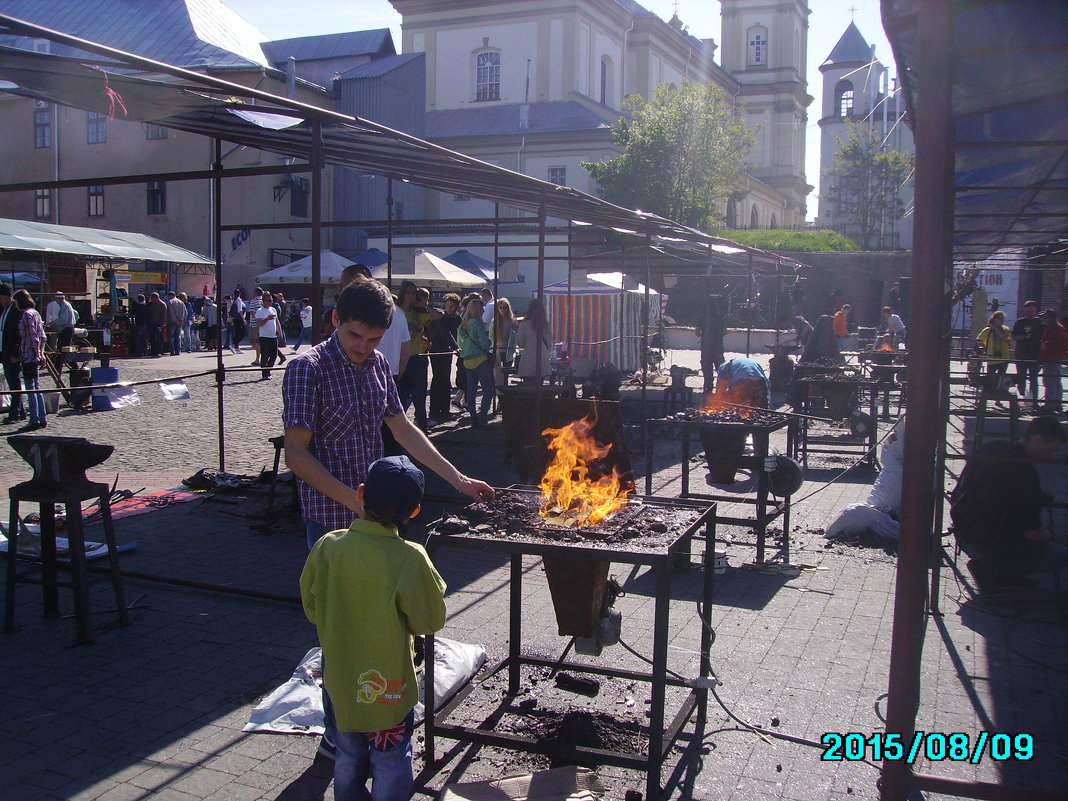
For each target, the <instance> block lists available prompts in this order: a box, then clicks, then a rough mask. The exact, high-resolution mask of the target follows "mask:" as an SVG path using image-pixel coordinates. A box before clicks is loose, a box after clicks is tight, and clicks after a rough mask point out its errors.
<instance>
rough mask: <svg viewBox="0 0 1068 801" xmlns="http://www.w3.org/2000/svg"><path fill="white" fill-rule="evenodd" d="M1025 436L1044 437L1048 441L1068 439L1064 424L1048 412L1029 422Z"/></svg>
mask: <svg viewBox="0 0 1068 801" xmlns="http://www.w3.org/2000/svg"><path fill="white" fill-rule="evenodd" d="M1023 436H1024V439H1030V438H1031V437H1042V439H1044V440H1046V442H1054V441H1055V442H1065V441H1068V434H1065V433H1064V426H1062V425H1061V424H1060V422H1059V421H1058V420H1057V418H1056V417H1052V416H1051V415H1048V414H1046V415H1042V416H1041V417H1036V418H1035V419H1034V420H1032V421H1031V422H1030V423H1028V425H1027V428H1026V430H1025V431H1024V435H1023Z"/></svg>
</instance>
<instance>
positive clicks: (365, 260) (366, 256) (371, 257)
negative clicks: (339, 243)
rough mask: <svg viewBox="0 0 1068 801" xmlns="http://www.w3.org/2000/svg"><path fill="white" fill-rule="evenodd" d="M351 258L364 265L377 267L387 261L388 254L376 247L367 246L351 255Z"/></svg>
mask: <svg viewBox="0 0 1068 801" xmlns="http://www.w3.org/2000/svg"><path fill="white" fill-rule="evenodd" d="M352 260H353V261H355V262H359V263H360V264H362V265H363V266H364V267H371V268H372V269H373V268H375V267H379V266H381V265H383V264H385V263H386V262H387V261H389V254H387V253H386V252H385V251H384V250H379V249H378V248H368V249H367V250H361V251H360V252H359V253H356V254H354V255H353V257H352Z"/></svg>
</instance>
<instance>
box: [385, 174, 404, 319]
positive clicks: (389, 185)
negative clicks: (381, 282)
mask: <svg viewBox="0 0 1068 801" xmlns="http://www.w3.org/2000/svg"><path fill="white" fill-rule="evenodd" d="M386 286H387V287H388V288H389V291H390V292H392V291H393V179H392V178H387V179H386ZM401 300H403V298H401Z"/></svg>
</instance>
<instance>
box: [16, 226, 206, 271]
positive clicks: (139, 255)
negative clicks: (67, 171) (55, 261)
mask: <svg viewBox="0 0 1068 801" xmlns="http://www.w3.org/2000/svg"><path fill="white" fill-rule="evenodd" d="M0 250H22V251H31V252H38V253H64V254H67V255H72V256H87V257H90V258H95V259H109V260H116V261H167V262H177V263H179V264H215V260H214V259H209V258H207V257H206V256H201V255H200V254H198V253H194V252H193V251H191V250H186V249H185V248H182V247H178V246H177V245H172V244H171V243H170V242H164V241H163V240H162V239H156V238H155V237H153V236H148V235H147V234H135V233H131V232H129V231H103V230H100V229H98V228H79V227H77V226H74V225H52V224H50V223H42V222H36V221H33V222H29V221H27V220H9V219H2V218H0Z"/></svg>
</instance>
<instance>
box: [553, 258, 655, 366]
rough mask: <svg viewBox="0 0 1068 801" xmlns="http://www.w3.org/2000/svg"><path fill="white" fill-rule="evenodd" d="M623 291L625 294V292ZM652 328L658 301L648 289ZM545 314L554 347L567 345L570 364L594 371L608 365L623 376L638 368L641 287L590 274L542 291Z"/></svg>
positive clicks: (608, 275) (621, 279)
mask: <svg viewBox="0 0 1068 801" xmlns="http://www.w3.org/2000/svg"><path fill="white" fill-rule="evenodd" d="M624 287H625V288H624ZM649 295H650V301H649V305H650V324H651V325H652V324H655V321H656V319H657V317H658V316H659V312H660V297H659V293H658V292H657V291H656V290H653V289H650V291H649ZM545 299H546V312H547V313H548V317H549V325H550V329H551V330H552V336H553V341H554V342H569V343H570V348H569V352H570V354H571V358H572V360H576V359H589V360H592V362H593V366H594V367H596V366H600V365H602V364H605V363H608V362H611V363H612V364H614V365H615V366H616V367H618V368H619V369H620V370H623V371H624V372H634V371H635V370H640V369H641V368H642V364H643V359H642V303H643V302H644V300H645V287H644V286H643V285H642V284H637V283H635V282H633V281H625V279H624V276H623V274H622V273H591V274H589V275H588V276H586V277H585V279H582V278H579V277H572V281H571V290H570V293H569V292H568V286H567V281H560V282H558V283H555V284H549V285H548V286H546V287H545Z"/></svg>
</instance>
